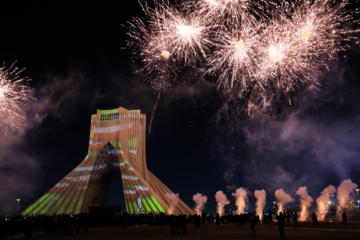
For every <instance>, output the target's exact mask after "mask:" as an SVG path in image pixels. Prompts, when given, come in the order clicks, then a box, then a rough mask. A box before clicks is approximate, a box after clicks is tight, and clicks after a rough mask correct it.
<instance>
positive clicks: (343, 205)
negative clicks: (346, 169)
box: [337, 179, 357, 214]
mask: <svg viewBox="0 0 360 240" xmlns="http://www.w3.org/2000/svg"><path fill="white" fill-rule="evenodd" d="M356 187H357V184H356V183H353V182H352V181H351V180H350V179H346V180H344V181H342V182H341V184H340V186H339V187H338V188H337V199H338V207H337V213H338V214H341V213H342V212H343V211H346V210H347V209H348V208H349V200H350V194H351V192H352V191H353V190H354V189H355V188H356Z"/></svg>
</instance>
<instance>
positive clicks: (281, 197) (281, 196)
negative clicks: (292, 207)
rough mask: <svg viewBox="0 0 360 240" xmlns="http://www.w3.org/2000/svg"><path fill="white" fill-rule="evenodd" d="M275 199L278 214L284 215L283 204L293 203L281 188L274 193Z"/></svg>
mask: <svg viewBox="0 0 360 240" xmlns="http://www.w3.org/2000/svg"><path fill="white" fill-rule="evenodd" d="M275 197H276V199H277V200H278V203H277V205H278V212H277V213H278V214H279V213H280V212H282V213H284V204H286V203H289V202H292V201H294V199H293V198H292V197H291V196H290V195H289V194H287V193H286V192H285V191H284V189H282V188H280V189H278V190H276V191H275Z"/></svg>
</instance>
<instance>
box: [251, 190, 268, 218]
mask: <svg viewBox="0 0 360 240" xmlns="http://www.w3.org/2000/svg"><path fill="white" fill-rule="evenodd" d="M254 195H255V197H256V199H257V200H256V203H255V205H256V215H258V216H259V218H260V219H262V215H263V210H264V207H265V205H266V192H265V190H264V189H263V190H256V191H255V192H254Z"/></svg>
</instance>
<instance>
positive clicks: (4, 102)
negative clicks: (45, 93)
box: [0, 63, 34, 134]
mask: <svg viewBox="0 0 360 240" xmlns="http://www.w3.org/2000/svg"><path fill="white" fill-rule="evenodd" d="M14 65H15V63H13V64H12V65H11V66H10V67H9V68H6V67H5V64H3V65H2V67H0V119H1V121H0V126H1V130H2V131H3V133H5V134H7V133H9V132H10V131H11V130H15V129H18V128H19V127H20V126H21V121H19V120H22V119H24V118H25V103H26V102H27V101H30V100H32V99H34V98H33V97H31V96H30V95H29V94H30V91H31V89H30V87H29V85H28V81H29V79H27V78H21V76H20V74H21V72H22V71H23V70H24V69H22V70H19V69H18V68H17V67H15V66H14Z"/></svg>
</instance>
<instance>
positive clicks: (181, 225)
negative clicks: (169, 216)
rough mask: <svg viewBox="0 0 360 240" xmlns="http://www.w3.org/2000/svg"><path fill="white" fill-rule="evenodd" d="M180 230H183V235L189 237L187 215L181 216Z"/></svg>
mask: <svg viewBox="0 0 360 240" xmlns="http://www.w3.org/2000/svg"><path fill="white" fill-rule="evenodd" d="M179 219H180V229H181V235H187V231H186V215H180V216H179Z"/></svg>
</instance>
